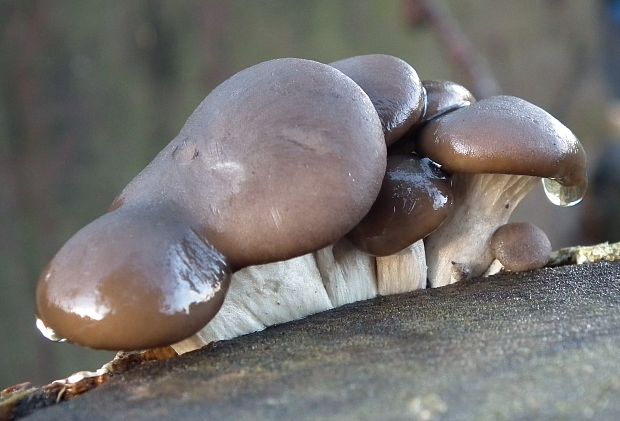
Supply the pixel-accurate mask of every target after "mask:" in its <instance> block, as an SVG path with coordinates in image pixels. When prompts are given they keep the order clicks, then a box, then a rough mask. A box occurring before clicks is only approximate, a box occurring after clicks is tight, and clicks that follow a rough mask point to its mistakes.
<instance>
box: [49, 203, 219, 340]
mask: <svg viewBox="0 0 620 421" xmlns="http://www.w3.org/2000/svg"><path fill="white" fill-rule="evenodd" d="M229 277H230V272H229V270H228V266H227V264H226V262H225V259H224V257H223V256H222V255H221V254H220V253H219V252H218V251H217V250H215V249H214V248H213V247H212V246H211V245H210V244H208V243H207V242H206V241H205V240H203V239H202V238H200V237H199V236H198V235H196V233H195V232H194V231H193V230H192V229H191V228H190V227H189V226H187V225H185V224H183V223H179V222H178V219H177V218H176V217H175V215H174V213H173V212H163V211H161V210H157V211H154V210H151V209H147V210H145V209H142V208H126V207H123V208H121V209H119V210H117V211H114V212H110V213H107V214H105V215H103V216H101V217H100V218H98V219H96V220H95V221H93V222H92V223H90V224H89V225H87V226H86V227H84V228H83V229H82V230H80V231H79V232H78V233H77V234H75V235H74V236H73V237H72V238H71V239H70V240H69V241H68V242H67V243H66V244H65V245H64V247H63V248H62V249H61V250H60V251H59V252H58V253H57V254H56V256H55V257H54V259H53V260H52V261H51V262H50V263H49V265H48V266H47V268H46V269H45V270H44V272H43V274H42V275H41V278H40V279H39V285H38V287H37V306H38V310H39V317H40V318H41V319H42V320H43V322H44V323H45V325H46V326H48V327H49V328H51V329H53V331H54V332H55V333H56V334H57V335H58V336H60V337H63V338H66V339H68V340H69V341H71V342H75V343H78V344H80V345H85V346H88V347H92V348H98V349H109V350H139V349H146V348H152V347H159V346H164V345H170V344H172V343H176V342H178V341H180V340H182V339H185V338H186V337H189V336H191V335H193V334H194V333H196V332H197V331H198V330H200V329H201V328H202V327H203V326H204V325H205V324H206V323H207V322H208V321H209V320H211V318H213V316H215V314H216V313H217V311H218V310H219V308H220V306H221V305H222V302H223V300H224V296H225V295H226V291H227V288H228V283H229Z"/></svg>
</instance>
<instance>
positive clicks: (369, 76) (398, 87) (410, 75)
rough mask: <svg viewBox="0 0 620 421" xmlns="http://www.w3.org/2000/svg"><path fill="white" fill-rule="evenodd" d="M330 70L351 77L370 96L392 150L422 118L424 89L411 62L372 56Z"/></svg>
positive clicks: (351, 60) (386, 56)
mask: <svg viewBox="0 0 620 421" xmlns="http://www.w3.org/2000/svg"><path fill="white" fill-rule="evenodd" d="M330 66H333V67H335V68H336V69H338V70H340V71H341V72H342V73H344V74H345V75H347V76H349V77H350V78H351V79H353V81H355V83H357V84H358V85H359V86H361V88H362V89H363V90H364V91H365V92H366V93H367V94H368V96H369V97H370V100H371V101H372V103H373V105H374V106H375V108H376V109H377V113H378V114H379V118H380V119H381V124H382V126H383V132H384V134H385V143H386V144H387V145H388V146H389V145H391V144H392V143H394V142H396V140H398V139H399V138H400V137H401V136H402V135H403V134H405V133H406V132H407V130H409V128H411V126H413V125H414V124H415V123H417V122H418V121H419V120H420V119H421V118H422V114H423V112H424V104H425V94H424V89H422V84H421V82H420V78H419V77H418V74H417V73H416V71H415V70H414V69H413V67H411V66H410V65H409V64H408V63H407V62H405V61H403V60H401V59H399V58H397V57H393V56H388V55H383V54H370V55H365V56H356V57H351V58H347V59H344V60H339V61H335V62H333V63H330Z"/></svg>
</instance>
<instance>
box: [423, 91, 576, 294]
mask: <svg viewBox="0 0 620 421" xmlns="http://www.w3.org/2000/svg"><path fill="white" fill-rule="evenodd" d="M416 148H417V150H418V151H419V152H420V154H421V155H423V156H427V157H429V158H431V159H432V160H433V161H435V162H437V163H438V164H440V165H441V166H442V169H443V170H444V171H445V172H447V173H450V174H452V189H453V192H454V210H453V212H452V213H451V214H450V216H448V219H447V220H446V222H444V224H443V225H442V226H441V227H440V228H439V229H437V230H436V231H435V232H434V233H432V234H431V235H429V236H428V237H427V239H426V240H425V248H426V256H427V264H428V272H429V282H430V285H431V286H433V287H437V286H442V285H447V284H450V283H453V282H457V281H459V280H461V279H464V278H467V277H470V276H477V275H480V274H482V273H483V272H484V271H485V270H486V269H487V267H488V266H489V264H490V263H491V261H492V260H493V256H492V254H491V250H490V239H491V236H492V235H493V233H494V232H495V230H496V229H497V228H498V227H499V226H501V225H504V224H505V223H506V222H507V220H508V218H509V217H510V215H511V213H512V211H513V210H514V208H515V207H516V206H517V205H518V203H519V202H520V201H521V199H522V198H523V197H524V196H525V195H526V194H527V193H528V192H529V191H530V190H531V189H532V188H533V187H534V185H535V183H536V182H537V181H538V180H539V179H540V177H542V178H544V179H543V184H544V186H545V191H546V192H547V196H548V197H549V198H550V200H551V201H552V202H553V203H555V204H559V205H562V206H570V205H573V204H575V203H578V202H579V201H580V200H581V198H582V197H583V194H584V192H585V189H586V185H587V176H586V171H585V170H586V156H585V152H584V150H583V148H582V146H581V144H580V143H579V141H578V140H577V138H576V137H575V136H574V135H573V133H572V132H571V131H570V130H569V129H568V128H566V127H565V126H564V125H562V124H561V123H560V122H559V121H558V120H556V119H555V118H554V117H553V116H551V115H550V114H549V113H547V112H546V111H544V110H542V109H541V108H539V107H537V106H535V105H533V104H530V103H529V102H527V101H524V100H522V99H519V98H515V97H510V96H497V97H491V98H487V99H483V100H481V101H479V102H477V103H475V104H473V105H470V106H468V107H463V108H460V109H458V110H455V111H452V112H450V113H447V114H444V115H441V116H439V117H437V118H435V119H433V120H431V121H430V122H429V123H428V124H427V125H426V126H425V127H424V128H423V129H422V130H421V132H420V136H419V139H418V143H417V146H416Z"/></svg>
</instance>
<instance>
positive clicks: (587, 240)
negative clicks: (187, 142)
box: [0, 0, 620, 389]
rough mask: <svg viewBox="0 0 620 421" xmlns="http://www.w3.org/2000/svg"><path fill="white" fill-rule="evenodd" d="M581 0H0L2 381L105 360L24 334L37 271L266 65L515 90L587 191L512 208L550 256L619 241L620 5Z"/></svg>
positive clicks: (56, 373)
mask: <svg viewBox="0 0 620 421" xmlns="http://www.w3.org/2000/svg"><path fill="white" fill-rule="evenodd" d="M617 3H618V2H617V1H602V0H599V1H583V0H523V1H519V2H515V1H512V0H458V1H457V0H445V1H444V0H431V1H417V0H411V1H409V0H338V1H333V0H312V1H310V0H306V1H304V2H292V1H288V0H260V1H259V0H256V1H204V0H200V1H199V0H183V1H177V2H164V1H163V0H136V1H131V2H121V1H115V2H83V1H81V0H55V1H43V0H41V1H35V0H20V1H11V0H0V389H2V388H3V387H6V386H9V385H11V384H14V383H17V382H22V381H32V382H34V383H39V384H41V383H44V382H49V381H51V380H53V379H55V378H60V377H66V376H67V375H68V374H70V373H71V372H73V371H77V370H84V369H94V368H98V367H99V366H100V365H101V364H103V363H104V362H106V361H108V360H110V359H111V358H112V356H113V354H111V353H102V352H96V351H91V350H86V349H81V348H78V347H76V346H72V345H69V344H55V343H49V342H48V341H46V340H45V339H43V338H42V337H41V336H40V335H39V334H38V332H37V331H36V330H35V328H34V320H35V306H34V290H35V285H36V281H37V277H38V274H39V272H40V271H41V269H42V268H43V266H44V265H45V264H46V262H47V261H48V260H49V259H50V258H51V257H52V256H53V254H54V253H55V252H56V251H57V250H58V248H59V247H60V246H61V245H62V244H63V243H64V242H65V241H66V240H67V239H68V238H69V237H70V236H71V235H72V234H73V233H74V232H75V231H77V230H78V229H79V228H80V227H82V226H83V225H85V224H86V223H88V222H89V221H91V220H92V219H94V218H96V217H97V216H99V215H100V214H102V213H103V212H104V211H105V210H106V208H107V207H108V205H109V204H110V203H111V201H112V199H113V198H114V197H115V195H116V194H117V193H118V192H120V190H121V189H122V188H123V187H124V186H125V185H126V184H127V183H128V182H129V181H130V180H131V179H132V178H133V177H134V176H135V175H136V174H137V173H138V172H139V171H140V170H141V169H142V168H143V167H144V166H145V165H146V164H147V163H148V162H149V161H150V160H151V159H152V158H153V157H154V156H155V154H156V153H157V152H158V151H159V150H160V149H161V148H162V147H163V146H164V145H165V144H167V143H168V142H169V141H170V140H171V139H172V138H173V137H174V136H175V134H176V133H177V132H178V130H179V129H180V128H181V126H182V125H183V123H184V121H185V119H186V118H187V117H188V116H189V114H190V113H191V112H192V110H193V109H194V108H195V107H196V106H197V104H198V103H199V102H200V101H201V100H202V99H203V97H204V96H205V95H206V94H208V93H209V91H210V90H211V89H213V88H214V87H215V86H216V85H217V84H219V83H220V82H222V81H223V80H224V79H226V78H227V77H229V76H231V75H232V74H234V73H235V72H237V71H239V70H241V69H243V68H245V67H248V66H251V65H253V64H255V63H257V62H260V61H264V60H268V59H271V58H275V57H304V58H310V59H314V60H318V61H321V62H326V63H327V62H330V61H334V60H337V59H340V58H344V57H348V56H353V55H358V54H367V53H385V54H392V55H396V56H398V57H401V58H403V59H404V60H406V61H407V62H409V63H410V64H411V65H413V66H414V67H415V68H416V70H417V71H418V73H419V75H420V77H421V78H422V79H450V80H455V81H457V82H459V83H461V84H464V85H465V86H467V87H469V88H470V89H471V90H472V91H474V93H477V94H478V95H479V97H484V96H488V95H492V94H495V93H505V94H511V95H516V96H520V97H522V98H525V99H527V100H529V101H531V102H533V103H535V104H538V105H540V106H542V107H543V108H545V109H547V110H548V111H549V112H551V113H552V114H554V115H555V116H556V117H557V118H559V119H560V120H561V121H563V122H564V123H565V124H566V125H568V126H569V127H570V128H571V129H572V130H573V131H574V132H575V133H576V134H577V136H578V137H579V138H580V139H581V141H582V143H583V145H584V147H585V148H586V150H587V151H588V154H589V160H590V164H591V168H590V170H591V179H592V186H591V188H590V190H589V193H588V196H587V197H586V198H585V200H584V202H583V203H582V204H580V205H579V206H577V207H575V208H569V209H560V208H556V207H553V206H552V205H551V204H549V203H548V202H547V201H546V200H545V198H544V195H543V194H542V192H541V190H540V189H539V190H537V191H536V192H534V193H532V194H531V195H530V197H529V198H528V199H527V200H526V201H525V203H523V204H522V206H521V207H520V209H519V210H518V211H517V212H516V213H515V216H514V218H513V219H515V220H529V221H532V222H534V223H535V224H537V225H539V226H541V227H542V228H543V229H544V230H545V231H546V232H547V233H548V234H549V236H550V238H551V241H552V243H553V246H554V248H558V247H562V246H566V245H575V244H593V243H597V242H601V241H606V240H609V241H619V240H620V234H619V233H620V226H619V225H620V222H619V221H620V218H618V213H617V212H618V208H619V206H620V204H619V203H618V202H619V201H620V193H619V190H618V186H620V172H619V169H618V168H619V167H620V147H619V145H620V141H619V134H620V106H618V103H617V102H616V101H618V100H617V98H618V97H620V73H618V74H617V73H616V69H618V66H617V64H618V63H620V29H618V22H619V21H620V6H619V5H618V4H617Z"/></svg>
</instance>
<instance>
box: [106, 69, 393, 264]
mask: <svg viewBox="0 0 620 421" xmlns="http://www.w3.org/2000/svg"><path fill="white" fill-rule="evenodd" d="M385 165H386V146H385V141H384V137H383V132H382V129H381V123H380V121H379V117H378V115H377V112H376V111H375V109H374V107H373V105H372V103H371V101H370V99H369V98H368V95H366V93H365V92H364V91H363V90H362V89H361V88H360V87H359V86H358V85H357V84H355V82H353V81H352V80H351V79H350V78H348V77H347V76H345V75H344V74H343V73H342V72H340V71H338V70H336V69H335V68H333V67H331V66H328V65H325V64H321V63H317V62H314V61H310V60H302V59H278V60H272V61H268V62H264V63H260V64H257V65H255V66H252V67H250V68H248V69H245V70H243V71H241V72H239V73H237V74H236V75H234V76H232V77H231V78H230V79H228V80H226V81H225V82H224V83H222V84H221V85H220V86H218V87H217V88H216V89H215V90H213V92H211V93H210V94H209V95H208V96H207V98H206V99H205V100H204V101H203V102H202V103H201V104H200V106H199V107H198V108H197V109H196V111H195V112H194V113H193V114H192V116H191V117H190V118H189V120H188V121H187V123H186V124H185V126H184V127H183V129H182V130H181V133H180V134H179V135H178V136H177V138H175V139H174V140H173V141H172V142H171V143H170V144H169V145H168V146H167V147H166V148H165V149H164V150H163V151H162V152H161V153H160V154H159V155H158V156H157V158H155V160H154V161H153V162H152V163H151V164H150V165H149V166H148V167H147V168H146V169H145V170H144V171H143V172H142V173H141V174H140V175H139V176H138V177H136V179H134V181H132V183H131V184H130V185H129V186H127V188H126V189H125V190H124V191H123V193H122V195H121V198H119V200H118V201H119V202H120V203H125V204H132V203H133V204H135V203H150V202H153V201H158V200H161V199H162V198H164V199H168V200H170V201H171V202H175V203H177V204H178V205H179V206H181V207H183V208H184V209H187V210H188V212H189V213H190V214H191V215H193V216H194V217H195V218H196V219H197V220H198V222H199V225H200V230H201V234H202V236H203V237H205V238H209V241H210V242H211V243H212V244H213V245H214V246H215V247H216V248H217V249H218V250H220V251H221V252H222V254H224V255H225V256H226V258H227V260H228V262H229V264H230V265H231V267H232V268H233V270H236V269H239V268H242V267H245V266H248V265H255V264H261V263H268V262H274V261H279V260H284V259H288V258H292V257H295V256H299V255H303V254H305V253H309V252H312V251H315V250H317V249H320V248H322V247H324V246H326V245H328V244H331V243H333V242H335V241H336V240H338V239H339V238H342V237H343V236H344V235H345V234H346V233H347V232H348V231H350V230H351V228H353V227H354V226H355V224H357V223H358V222H359V221H360V220H361V219H362V218H363V217H364V215H365V214H366V213H367V212H368V210H369V209H370V207H371V206H372V203H373V202H374V199H375V198H376V196H377V194H378V192H379V189H380V187H381V180H382V179H383V175H384V173H385Z"/></svg>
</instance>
